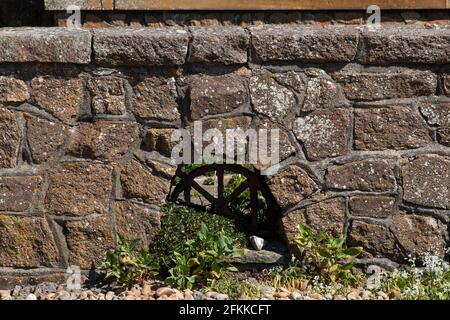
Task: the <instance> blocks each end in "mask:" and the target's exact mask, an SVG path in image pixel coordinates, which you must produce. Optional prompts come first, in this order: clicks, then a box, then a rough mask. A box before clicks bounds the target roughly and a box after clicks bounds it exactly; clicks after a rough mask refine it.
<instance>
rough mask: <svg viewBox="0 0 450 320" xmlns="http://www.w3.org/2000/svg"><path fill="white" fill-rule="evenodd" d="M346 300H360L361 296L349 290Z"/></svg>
mask: <svg viewBox="0 0 450 320" xmlns="http://www.w3.org/2000/svg"><path fill="white" fill-rule="evenodd" d="M347 299H348V300H362V298H361V297H360V296H359V295H358V294H357V293H356V292H350V293H349V294H348V295H347Z"/></svg>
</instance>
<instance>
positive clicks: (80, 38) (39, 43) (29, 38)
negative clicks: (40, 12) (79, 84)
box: [0, 28, 92, 64]
mask: <svg viewBox="0 0 450 320" xmlns="http://www.w3.org/2000/svg"><path fill="white" fill-rule="evenodd" d="M91 40H92V36H91V33H90V32H89V31H86V30H68V29H63V28H11V29H0V63H5V62H55V63H75V64H88V63H89V62H91Z"/></svg>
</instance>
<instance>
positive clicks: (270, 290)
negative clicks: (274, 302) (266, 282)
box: [260, 286, 276, 295]
mask: <svg viewBox="0 0 450 320" xmlns="http://www.w3.org/2000/svg"><path fill="white" fill-rule="evenodd" d="M260 292H261V295H273V294H274V293H275V292H276V289H275V288H274V287H271V286H263V287H261V289H260Z"/></svg>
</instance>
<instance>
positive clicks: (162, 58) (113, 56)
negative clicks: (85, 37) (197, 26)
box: [94, 28, 190, 66]
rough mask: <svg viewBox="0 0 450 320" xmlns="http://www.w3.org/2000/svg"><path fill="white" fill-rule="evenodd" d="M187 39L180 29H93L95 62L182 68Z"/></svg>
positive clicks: (187, 36)
mask: <svg viewBox="0 0 450 320" xmlns="http://www.w3.org/2000/svg"><path fill="white" fill-rule="evenodd" d="M189 39H190V36H189V33H188V32H187V31H186V30H184V29H182V28H164V29H151V28H143V29H133V28H112V29H102V30H96V31H94V54H95V61H96V62H97V63H98V64H100V65H127V66H130V65H146V66H163V65H182V64H184V63H185V61H186V56H187V53H188V45H189Z"/></svg>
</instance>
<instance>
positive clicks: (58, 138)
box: [26, 114, 69, 163]
mask: <svg viewBox="0 0 450 320" xmlns="http://www.w3.org/2000/svg"><path fill="white" fill-rule="evenodd" d="M26 119H27V142H28V146H29V147H30V151H31V156H32V158H33V161H34V162H35V163H42V162H46V161H47V160H49V159H52V158H55V156H56V155H57V151H58V150H59V149H60V147H61V146H62V145H63V144H64V142H65V141H66V139H67V138H68V136H69V130H68V128H67V127H66V126H64V125H62V124H61V123H59V122H53V121H48V120H45V119H41V118H37V117H33V116H31V115H28V114H26Z"/></svg>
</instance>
